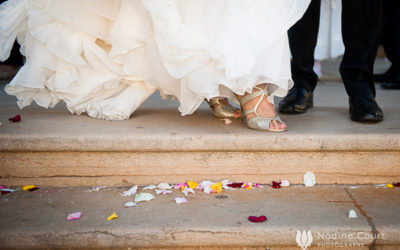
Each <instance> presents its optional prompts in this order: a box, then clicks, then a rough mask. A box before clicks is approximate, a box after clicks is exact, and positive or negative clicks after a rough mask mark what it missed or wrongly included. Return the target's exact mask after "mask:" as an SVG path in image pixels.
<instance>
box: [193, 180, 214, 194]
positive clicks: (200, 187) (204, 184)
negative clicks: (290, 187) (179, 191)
mask: <svg viewBox="0 0 400 250" xmlns="http://www.w3.org/2000/svg"><path fill="white" fill-rule="evenodd" d="M212 184H214V182H212V181H202V182H200V183H199V185H198V186H197V190H200V191H202V190H204V189H207V191H208V190H211V191H212V188H211V185H212ZM211 191H210V192H211ZM210 192H209V193H210Z"/></svg>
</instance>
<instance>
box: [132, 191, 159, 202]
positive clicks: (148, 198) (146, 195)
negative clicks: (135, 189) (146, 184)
mask: <svg viewBox="0 0 400 250" xmlns="http://www.w3.org/2000/svg"><path fill="white" fill-rule="evenodd" d="M153 199H154V195H152V194H149V193H140V194H136V196H135V202H141V201H151V200H153Z"/></svg>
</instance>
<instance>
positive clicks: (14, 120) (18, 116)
mask: <svg viewBox="0 0 400 250" xmlns="http://www.w3.org/2000/svg"><path fill="white" fill-rule="evenodd" d="M8 120H9V121H11V122H20V121H21V115H20V114H18V115H16V116H14V117H11V118H9V119H8Z"/></svg>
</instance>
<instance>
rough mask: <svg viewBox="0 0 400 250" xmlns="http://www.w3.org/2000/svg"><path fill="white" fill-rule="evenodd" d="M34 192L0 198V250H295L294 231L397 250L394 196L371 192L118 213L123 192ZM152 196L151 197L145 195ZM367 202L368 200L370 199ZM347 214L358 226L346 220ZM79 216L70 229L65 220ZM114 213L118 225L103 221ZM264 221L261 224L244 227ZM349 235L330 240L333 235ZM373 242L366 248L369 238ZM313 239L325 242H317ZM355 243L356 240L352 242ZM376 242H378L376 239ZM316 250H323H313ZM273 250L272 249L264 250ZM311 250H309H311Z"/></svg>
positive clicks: (290, 192) (210, 201)
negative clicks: (255, 217) (179, 249)
mask: <svg viewBox="0 0 400 250" xmlns="http://www.w3.org/2000/svg"><path fill="white" fill-rule="evenodd" d="M52 189H53V190H54V192H50V191H49V190H50V189H48V188H42V189H39V190H37V191H34V192H22V191H18V192H15V193H11V194H8V195H3V196H2V197H1V201H0V202H1V203H2V204H1V206H0V215H1V217H2V219H1V220H0V242H1V243H0V248H1V249H14V248H19V249H23V248H28V249H33V248H51V249H54V248H57V249H62V248H67V247H68V248H69V249H75V248H79V249H89V248H90V249H100V248H128V247H131V248H136V247H170V248H176V247H191V246H192V247H210V246H213V247H228V249H229V248H232V247H255V248H261V247H264V249H265V247H277V246H280V247H287V248H288V249H291V248H293V249H297V244H296V240H295V236H296V232H297V230H300V231H302V230H312V234H313V238H314V241H313V245H312V246H313V247H317V246H318V244H327V243H337V242H338V243H340V244H346V243H347V244H350V243H352V244H362V245H356V246H357V247H356V249H361V248H368V247H369V246H371V245H375V246H382V245H385V246H386V247H389V246H392V247H393V246H400V217H399V212H398V207H399V206H400V199H398V198H399V195H400V189H399V188H394V189H388V188H385V187H376V186H372V185H363V186H359V187H358V188H357V189H351V188H349V187H348V186H347V187H342V186H335V185H317V186H315V187H312V188H306V187H304V186H291V187H287V188H281V189H279V190H277V189H272V188H271V187H270V186H266V187H265V188H264V189H254V190H234V191H228V190H224V191H223V192H222V193H220V194H219V195H217V194H205V193H202V192H201V193H200V192H197V193H196V194H191V195H189V196H188V197H187V199H188V201H189V202H188V203H186V204H175V202H174V201H173V199H174V197H182V196H183V194H182V193H181V192H180V191H177V190H174V191H173V193H172V194H169V195H161V196H157V195H156V194H154V195H155V196H156V198H155V200H153V201H150V202H148V203H146V202H144V203H139V204H138V205H137V207H133V208H124V207H123V206H124V204H125V202H127V201H131V200H133V199H134V198H133V197H122V196H121V195H120V194H121V193H122V191H124V190H127V188H126V187H124V188H122V187H121V188H106V189H102V190H100V191H93V192H89V191H90V188H52ZM145 192H150V193H154V191H145ZM372 197H373V199H372ZM350 209H354V210H355V211H356V212H357V214H358V216H359V217H358V218H355V219H349V218H348V212H349V210H350ZM77 211H82V217H81V219H80V220H77V221H67V220H66V217H67V215H68V214H69V213H72V212H77ZM112 212H116V213H117V215H118V216H119V218H118V219H116V220H113V221H107V220H106V218H107V217H108V216H109V215H110V214H111V213H112ZM250 215H266V216H267V217H268V220H267V221H266V222H264V223H259V224H254V223H250V222H249V221H247V217H248V216H250ZM335 234H336V235H338V234H341V235H343V234H344V235H352V237H354V238H352V239H345V238H343V237H341V238H339V239H337V240H335V239H331V238H328V237H334V235H335ZM374 234H375V235H379V236H381V238H379V239H378V240H376V241H374V240H373V239H372V235H374ZM321 235H325V236H324V237H325V238H322V237H321ZM358 235H362V236H360V239H359V237H358ZM382 236H383V238H382ZM321 248H322V249H323V247H321ZM272 249H274V248H272ZM311 249H316V248H311Z"/></svg>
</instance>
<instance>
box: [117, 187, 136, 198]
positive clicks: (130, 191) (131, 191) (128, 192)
mask: <svg viewBox="0 0 400 250" xmlns="http://www.w3.org/2000/svg"><path fill="white" fill-rule="evenodd" d="M137 189H138V186H137V185H135V186H133V187H131V188H130V189H129V190H128V191H124V192H122V194H121V195H122V196H131V195H134V194H136V191H137Z"/></svg>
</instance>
